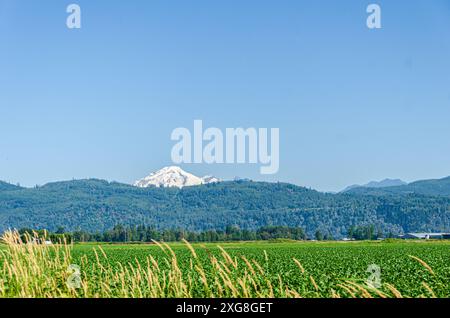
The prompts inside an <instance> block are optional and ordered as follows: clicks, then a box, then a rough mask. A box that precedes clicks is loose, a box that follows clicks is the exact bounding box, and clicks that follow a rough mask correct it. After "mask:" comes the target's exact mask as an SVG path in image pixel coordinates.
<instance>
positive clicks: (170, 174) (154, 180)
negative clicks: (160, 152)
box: [134, 166, 220, 188]
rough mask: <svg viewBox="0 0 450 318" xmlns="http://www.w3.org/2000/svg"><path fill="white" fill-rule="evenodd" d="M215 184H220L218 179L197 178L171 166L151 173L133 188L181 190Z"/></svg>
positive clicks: (210, 177)
mask: <svg viewBox="0 0 450 318" xmlns="http://www.w3.org/2000/svg"><path fill="white" fill-rule="evenodd" d="M216 182H220V179H218V178H216V177H213V176H205V177H203V178H201V177H197V176H194V175H193V174H191V173H188V172H186V171H184V170H183V169H181V168H180V167H176V166H172V167H165V168H162V169H161V170H158V171H156V172H153V173H151V174H150V175H149V176H147V177H145V178H143V179H141V180H138V181H136V182H135V183H134V186H136V187H139V188H148V187H157V188H172V187H177V188H183V187H190V186H197V185H202V184H208V183H216Z"/></svg>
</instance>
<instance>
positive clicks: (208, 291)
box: [3, 241, 450, 297]
mask: <svg viewBox="0 0 450 318" xmlns="http://www.w3.org/2000/svg"><path fill="white" fill-rule="evenodd" d="M217 245H218V244H194V245H193V248H194V249H195V254H196V257H194V256H193V253H192V251H191V250H190V249H189V248H188V247H187V246H186V245H185V244H182V243H176V244H170V248H171V249H172V250H173V253H174V255H175V256H173V254H172V252H171V251H170V250H169V249H168V248H167V247H166V248H164V247H163V249H165V251H163V250H162V248H161V247H158V246H156V245H150V244H149V245H132V244H127V245H106V244H104V245H101V249H100V248H98V245H97V244H77V245H75V246H73V248H72V250H71V258H70V260H67V262H70V263H71V264H76V265H79V266H80V268H81V273H80V274H81V278H82V280H83V282H85V283H86V286H87V287H85V291H81V290H80V291H77V290H75V291H71V292H61V295H59V296H61V297H64V296H65V295H67V296H69V297H152V295H153V296H154V297H211V296H214V297H216V296H222V297H242V296H244V297H245V296H247V297H270V296H273V297H401V296H402V297H450V242H444V241H436V242H431V241H430V242H330V243H319V242H273V243H268V242H248V243H247V242H241V243H223V244H219V245H220V246H221V247H223V249H224V250H225V251H226V253H224V252H223V250H220V249H219V248H218V247H217ZM4 248H5V247H3V249H4ZM47 248H48V249H52V247H47ZM227 255H229V256H227ZM149 256H152V257H154V261H155V262H156V263H154V262H150V261H149ZM412 256H414V257H416V258H414V257H412ZM47 257H48V256H47ZM294 258H295V259H296V260H298V262H295V261H294ZM213 259H215V260H217V261H214V260H213ZM174 262H176V266H175V267H176V268H175V267H174ZM67 264H68V263H67ZM67 264H66V263H64V264H61V268H63V266H65V265H67ZM155 264H156V265H155ZM372 264H375V265H377V266H379V268H380V269H381V272H380V279H381V284H382V285H381V286H380V287H379V288H377V289H376V290H375V289H371V288H368V287H367V284H366V283H367V279H368V278H369V277H370V275H371V273H370V272H368V271H367V270H368V267H369V266H370V265H372ZM258 265H259V266H258ZM155 266H156V267H158V271H157V273H156V271H155V273H154V274H152V275H154V276H155V277H156V276H158V278H157V280H158V283H155V280H154V279H149V277H147V276H146V274H145V273H146V271H147V272H148V270H147V269H149V268H150V270H151V271H153V270H155ZM50 267H51V266H50ZM146 268H147V269H146ZM174 268H175V269H174ZM198 268H202V270H201V271H203V272H204V277H205V279H206V282H203V280H202V277H201V274H199V273H200V272H201V271H200V270H199V269H198ZM117 273H121V274H117ZM53 275H54V274H53ZM143 276H145V277H143ZM61 279H67V276H64V275H62V276H61ZM149 280H151V281H152V282H153V283H155V284H157V285H158V284H159V286H160V287H159V290H158V292H157V293H156V292H155V291H154V290H153V291H152V288H153V287H151V288H150V287H148V285H149ZM105 281H107V282H108V283H107V285H108V286H106V287H100V286H97V285H98V284H103V283H102V282H105ZM111 281H113V282H111ZM153 283H152V284H153ZM55 284H56V285H57V286H59V287H58V288H61V289H65V288H66V287H65V286H64V284H60V282H59V283H58V282H56V283H55ZM56 285H55V286H56ZM124 285H126V286H127V287H126V288H124V287H123V286H124ZM221 286H223V287H224V290H222V291H221V290H220V289H221ZM233 286H234V287H233ZM361 287H362V288H361ZM81 289H83V288H81ZM183 290H184V292H183ZM287 290H289V291H290V292H286V291H287ZM291 291H292V292H291ZM46 292H49V293H50V294H51V290H50V291H48V290H47V291H46ZM10 296H14V295H11V294H10V295H8V294H7V293H6V294H5V295H4V297H10ZM53 296H55V295H53ZM56 296H58V295H56Z"/></svg>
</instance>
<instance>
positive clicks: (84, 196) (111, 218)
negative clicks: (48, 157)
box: [0, 179, 450, 238]
mask: <svg viewBox="0 0 450 318" xmlns="http://www.w3.org/2000/svg"><path fill="white" fill-rule="evenodd" d="M116 224H124V225H127V224H130V225H136V224H146V225H151V226H155V227H156V228H159V229H165V228H172V229H173V228H180V229H186V230H207V229H224V228H225V227H226V226H227V225H237V226H239V227H241V228H243V229H257V228H259V227H262V226H266V225H287V226H292V227H303V228H304V229H305V230H306V232H307V234H308V235H309V236H313V235H314V232H315V231H316V230H320V231H321V232H322V233H329V234H331V235H333V236H334V237H335V238H339V237H342V236H344V235H345V234H346V233H347V230H348V228H349V227H350V226H352V225H368V224H371V225H372V224H373V225H375V226H376V227H377V228H379V229H380V230H382V231H383V232H385V233H389V232H392V233H399V232H402V231H405V232H410V231H450V198H449V197H437V196H424V195H419V194H404V195H387V196H369V195H359V194H347V193H346V194H325V193H321V192H317V191H314V190H309V189H306V188H303V187H298V186H294V185H291V184H284V183H262V182H249V181H237V182H222V183H217V184H209V185H202V186H197V187H186V188H183V189H175V188H166V189H165V188H144V189H142V188H136V187H133V186H130V185H125V184H120V183H109V182H107V181H103V180H95V179H93V180H79V181H69V182H58V183H51V184H47V185H45V186H42V187H37V188H33V189H25V188H19V189H18V188H11V189H10V190H3V191H0V230H5V229H7V228H21V227H29V228H35V229H36V228H40V229H42V228H46V229H49V230H56V229H57V228H58V227H59V226H63V227H64V228H65V229H66V230H78V229H81V230H85V231H91V232H93V231H103V230H107V229H110V228H112V227H113V226H114V225H116Z"/></svg>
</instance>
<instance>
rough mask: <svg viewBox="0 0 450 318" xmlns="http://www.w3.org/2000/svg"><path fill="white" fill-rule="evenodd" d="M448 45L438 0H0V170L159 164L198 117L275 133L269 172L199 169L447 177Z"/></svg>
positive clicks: (313, 177) (129, 173) (41, 172)
mask: <svg viewBox="0 0 450 318" xmlns="http://www.w3.org/2000/svg"><path fill="white" fill-rule="evenodd" d="M70 3H77V4H79V5H80V7H81V9H82V29H81V30H69V29H67V27H66V24H65V22H66V17H67V15H68V14H67V13H66V11H65V9H66V7H67V5H69V4H70ZM370 3H378V4H380V5H381V8H382V26H383V28H382V29H381V30H369V29H368V28H367V27H366V18H367V13H366V7H367V5H368V4H370ZM449 56H450V2H449V1H448V0H432V1H430V0H423V1H359V0H354V1H331V0H330V1H312V0H308V1H300V0H292V1H287V0H281V1H273V0H272V1H265V0H246V1H237V0H231V1H229V0H228V1H224V0H223V1H222V0H220V1H219V0H218V1H206V0H205V1H197V0H189V1H185V0H183V1H181V0H174V1H162V0H161V1H159V0H152V1H137V0H135V1H121V2H119V1H103V0H95V1H92V0H89V1H85V0H83V1H81V0H79V1H75V0H73V1H62V0H48V1H39V2H38V1H24V0H0V136H1V138H0V180H6V181H10V182H13V183H17V182H20V183H21V184H22V185H26V186H33V185H35V184H44V183H47V182H50V181H55V180H68V179H72V178H77V179H78V178H86V177H96V178H104V179H107V180H116V181H120V182H132V181H134V180H135V179H138V178H141V177H143V176H145V175H147V174H148V173H149V172H151V171H153V170H157V169H159V168H161V167H163V166H166V165H171V158H170V152H171V148H172V146H173V144H174V143H173V142H172V141H171V140H170V134H171V132H172V130H173V129H174V128H176V127H187V128H191V129H192V126H193V121H194V120H195V119H202V120H203V123H204V125H205V126H207V127H210V126H214V127H219V128H222V129H225V128H227V127H267V128H271V127H277V128H280V142H281V145H280V147H281V149H280V170H279V173H278V174H276V175H272V176H262V175H260V174H259V165H206V164H204V165H199V164H196V165H184V166H183V168H185V169H186V170H188V171H190V172H193V173H195V174H198V175H204V174H214V175H217V176H218V177H221V178H224V179H228V178H233V177H234V176H241V177H248V178H252V179H255V180H267V181H278V180H279V181H285V182H292V183H295V184H298V185H303V186H308V187H312V188H316V189H319V190H326V191H330V190H340V189H342V188H344V187H345V186H347V185H349V184H353V183H364V182H367V181H369V180H378V179H383V178H386V177H390V178H402V179H404V180H406V181H413V180H416V179H423V178H437V177H444V176H447V175H450V142H449V140H450V138H449V137H450V124H449V119H450V58H449Z"/></svg>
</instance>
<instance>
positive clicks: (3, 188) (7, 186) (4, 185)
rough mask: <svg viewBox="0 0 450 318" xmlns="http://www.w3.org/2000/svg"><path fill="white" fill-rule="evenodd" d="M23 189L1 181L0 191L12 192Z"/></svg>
mask: <svg viewBox="0 0 450 318" xmlns="http://www.w3.org/2000/svg"><path fill="white" fill-rule="evenodd" d="M19 189H22V188H21V187H19V186H15V185H12V184H9V183H6V182H3V181H0V191H11V190H19Z"/></svg>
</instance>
